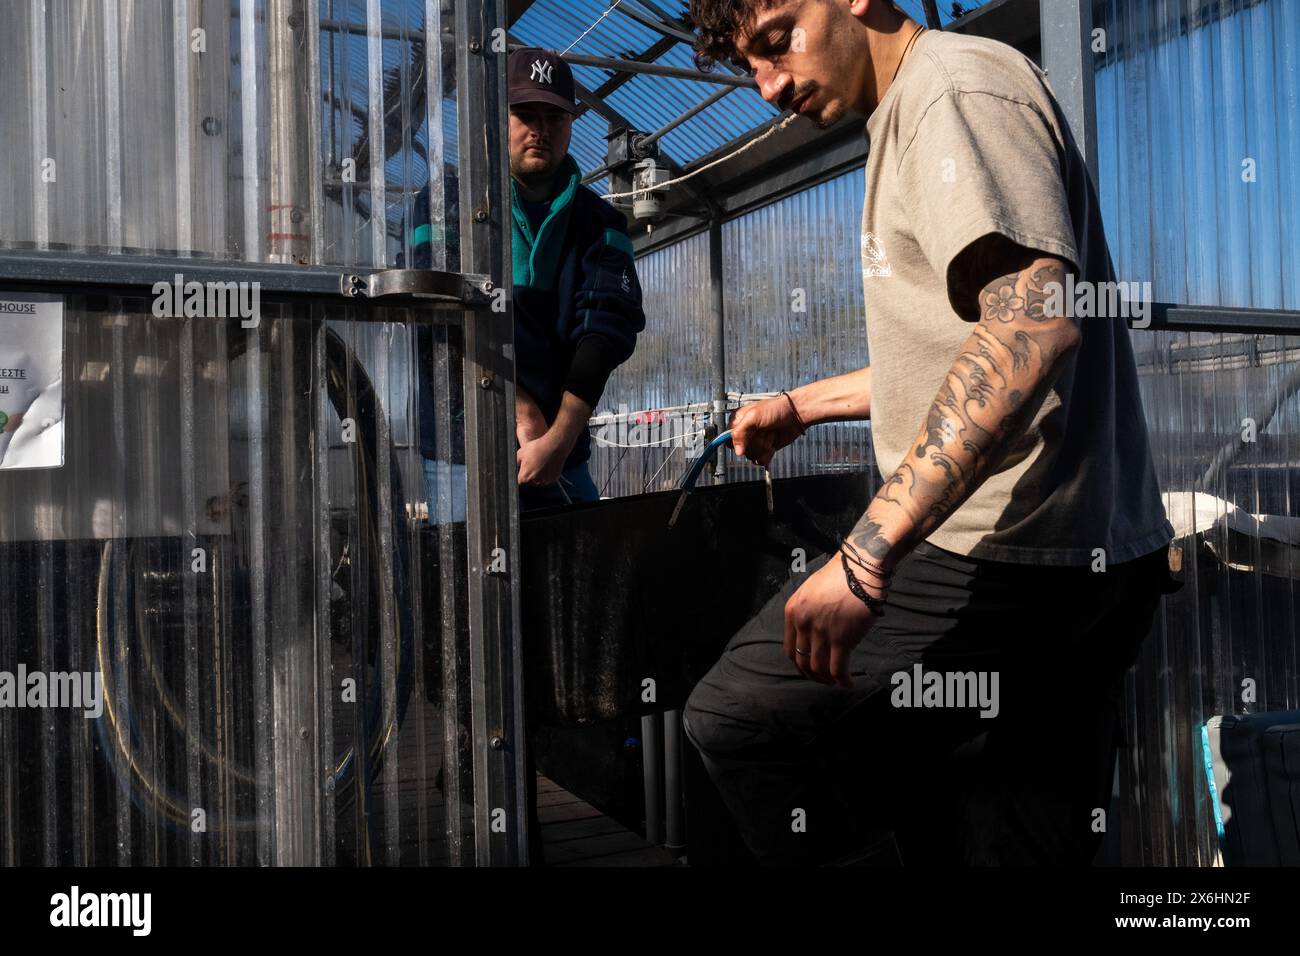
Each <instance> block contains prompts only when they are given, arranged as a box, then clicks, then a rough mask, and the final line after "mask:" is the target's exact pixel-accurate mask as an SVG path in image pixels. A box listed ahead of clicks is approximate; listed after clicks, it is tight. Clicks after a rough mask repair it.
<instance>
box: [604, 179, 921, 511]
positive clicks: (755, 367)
mask: <svg viewBox="0 0 1300 956" xmlns="http://www.w3.org/2000/svg"><path fill="white" fill-rule="evenodd" d="M861 214H862V171H861V170H856V171H853V172H850V173H846V174H844V175H842V176H839V177H836V178H835V179H833V180H830V181H828V182H825V183H822V184H820V185H818V186H815V187H813V188H811V189H807V190H804V191H802V192H800V193H797V194H795V195H793V196H790V197H787V198H785V199H782V200H780V201H778V202H776V203H772V204H771V205H769V206H765V207H763V208H761V209H758V210H756V211H754V212H751V213H749V214H747V215H745V216H742V217H740V218H739V219H735V220H733V221H731V222H728V223H725V224H724V226H723V289H724V290H725V310H726V333H725V338H726V391H727V392H728V393H729V394H733V395H753V394H755V393H767V392H776V391H779V390H780V389H782V388H794V387H796V386H798V385H802V384H805V383H807V382H811V381H814V380H815V379H820V378H826V377H829V376H833V375H839V374H842V373H844V372H851V371H854V370H856V369H859V368H862V367H863V366H864V365H866V364H867V333H866V320H865V319H864V315H863V312H864V307H863V297H862V272H861V264H860V260H859V256H858V249H859V247H860V239H859V232H860V229H861ZM637 270H638V275H639V277H640V279H641V286H642V289H643V290H644V295H645V302H644V305H645V312H646V330H645V332H644V333H642V335H641V337H640V338H639V339H638V340H637V348H636V353H635V354H634V355H633V356H632V358H631V359H630V360H629V361H628V362H627V363H626V364H625V365H623V366H622V367H621V368H619V369H618V370H617V371H616V372H615V373H614V374H613V375H612V376H611V377H610V381H609V384H608V386H607V387H606V389H605V395H604V398H603V399H602V407H601V409H598V410H597V414H598V415H599V414H601V413H602V412H603V413H605V414H606V415H608V414H609V413H611V412H619V411H624V412H627V411H630V412H632V413H633V418H632V420H631V421H630V422H629V423H628V425H627V428H628V430H629V431H630V432H631V435H630V438H631V441H626V440H625V439H627V438H628V437H629V436H628V435H626V434H623V435H621V438H620V441H622V444H623V446H626V445H628V444H643V443H647V442H651V441H656V442H657V441H663V445H647V446H646V447H644V448H638V447H620V446H614V445H611V444H609V441H610V440H612V439H611V436H610V435H609V429H611V428H616V427H617V425H618V423H616V422H609V421H607V420H606V419H605V418H601V419H599V420H598V424H597V425H595V426H593V436H594V437H595V447H594V451H593V457H592V475H593V477H594V478H595V481H596V485H597V487H598V488H600V489H601V494H602V495H606V496H609V497H618V496H621V495H628V494H640V493H642V492H645V491H654V490H663V489H666V488H671V487H673V486H674V484H675V483H676V481H677V479H679V478H680V477H681V475H682V473H683V472H684V471H685V470H686V468H687V466H688V461H687V459H686V454H685V452H684V451H678V452H676V454H675V455H673V456H670V455H669V453H668V452H669V451H671V450H672V449H674V448H676V447H677V446H678V444H679V443H675V442H671V441H664V438H665V437H668V438H671V437H672V436H673V435H674V434H685V433H688V432H691V431H694V430H695V429H696V428H702V427H703V426H704V425H705V424H706V423H707V421H708V416H707V410H708V407H709V403H710V402H711V400H712V396H713V381H714V379H713V374H714V373H713V371H712V366H713V352H712V350H713V341H714V340H713V337H714V334H715V333H714V331H713V325H714V323H713V312H712V300H711V298H710V283H709V238H708V234H707V233H701V234H699V235H696V236H693V237H691V238H688V239H686V240H684V241H682V242H678V243H675V244H674V245H671V246H669V247H667V248H665V249H661V250H659V251H656V252H654V253H651V254H650V255H647V256H643V257H641V258H640V259H638V260H637ZM936 388H937V386H936ZM681 406H693V407H692V408H691V409H689V410H687V411H686V412H678V411H676V410H677V409H679V408H680V407H681ZM730 407H732V408H734V407H736V402H735V401H732V402H731V403H730ZM663 410H668V411H663ZM660 412H663V414H662V416H661V415H660ZM638 414H639V416H640V417H639V418H638V417H637V416H638ZM683 415H686V416H689V420H690V422H692V423H698V424H692V425H690V427H687V424H685V423H680V422H679V421H678V419H679V418H680V417H682V416H683ZM637 425H641V426H643V427H642V428H641V430H640V431H635V428H636V426H637ZM655 427H658V428H659V429H660V430H659V431H655ZM665 429H667V430H668V431H665ZM672 429H676V431H675V432H674V431H672ZM870 435H871V433H870V428H869V426H868V425H867V424H865V423H835V424H826V425H819V426H817V427H816V428H814V429H812V430H811V431H810V432H809V433H808V434H807V435H805V436H804V437H803V438H801V439H800V440H799V441H798V442H796V443H795V444H794V445H791V446H790V447H788V448H786V449H783V450H782V451H781V452H780V453H778V455H777V456H776V458H775V459H774V460H773V463H772V473H773V475H774V476H777V477H791V476H795V475H812V474H824V473H826V472H832V471H858V470H866V471H868V472H870V473H871V475H872V477H871V479H869V480H872V481H874V480H875V471H874V469H875V458H874V455H873V454H872V451H871V440H870ZM665 448H667V449H668V451H665ZM689 450H690V449H686V451H689ZM723 454H724V455H725V458H724V466H725V472H724V474H725V480H728V481H749V480H754V479H757V478H759V477H761V471H760V470H759V469H758V468H757V467H755V466H753V465H751V464H749V463H748V462H745V461H744V460H743V459H738V458H736V457H735V456H734V455H732V454H731V453H730V452H726V451H724V453H723Z"/></svg>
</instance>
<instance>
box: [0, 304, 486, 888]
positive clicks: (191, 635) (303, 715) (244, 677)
mask: <svg viewBox="0 0 1300 956" xmlns="http://www.w3.org/2000/svg"><path fill="white" fill-rule="evenodd" d="M413 318H414V317H413V316H412V315H411V314H409V313H407V312H405V311H403V310H396V309H389V310H384V311H378V310H360V311H358V310H351V309H349V308H347V307H342V306H340V307H337V308H323V307H309V306H303V307H290V306H283V307H268V306H265V305H264V307H263V318H262V322H261V324H260V326H259V327H258V328H256V329H244V328H242V327H241V326H240V324H239V323H230V324H227V323H223V322H220V321H217V320H178V319H157V318H155V317H154V316H153V315H152V314H151V311H150V302H149V301H148V300H133V299H112V300H105V299H103V298H100V299H94V298H85V297H70V298H69V299H68V300H67V316H66V323H67V336H66V353H65V368H66V370H67V372H68V378H67V382H66V401H67V408H68V409H69V414H68V417H67V421H66V424H67V434H66V463H65V465H64V467H62V468H57V469H49V470H37V471H13V470H0V578H3V580H4V581H5V582H6V587H5V594H4V599H3V600H2V601H0V635H3V639H0V672H5V673H7V674H9V675H18V674H20V673H22V670H23V669H25V670H26V672H27V673H29V674H31V673H36V672H40V673H42V674H45V675H55V674H82V673H86V674H95V675H99V677H98V679H99V680H100V681H102V699H101V702H100V705H99V706H100V708H102V711H101V713H99V714H94V713H93V711H94V710H95V709H96V708H95V706H94V705H92V704H87V705H86V706H85V707H82V708H68V707H53V706H50V707H46V708H43V709H35V708H32V709H27V708H15V707H13V706H8V707H6V708H4V709H0V753H2V754H3V761H0V764H2V768H3V769H0V863H4V864H8V865H13V864H41V865H46V864H56V863H61V864H77V865H118V864H123V865H128V864H136V865H159V864H182V863H195V864H273V863H309V864H317V863H319V864H397V863H403V864H406V863H411V864H414V863H419V864H434V863H448V862H457V861H460V860H461V859H472V858H473V835H472V834H473V821H472V813H471V808H472V804H473V801H472V792H473V791H472V786H471V783H470V771H469V769H468V762H469V761H468V756H467V753H466V751H467V750H468V747H469V743H468V740H467V739H466V734H464V733H463V732H462V726H463V722H464V721H466V720H467V713H468V712H467V708H468V702H467V701H466V700H465V699H464V697H465V691H464V688H465V674H464V670H465V668H466V666H467V665H466V663H465V662H464V661H463V660H461V659H460V658H461V657H462V656H463V655H464V654H465V653H466V651H465V648H466V645H467V639H466V637H465V634H464V630H465V622H464V608H465V598H464V593H463V590H464V524H463V523H459V524H451V523H448V524H444V525H441V526H438V527H430V526H428V525H427V524H426V523H425V521H424V508H425V490H424V484H423V473H422V471H423V469H422V468H421V467H420V465H421V459H420V458H419V457H418V450H417V449H416V448H415V447H414V446H415V445H416V444H417V443H418V435H417V428H418V425H417V423H416V421H415V415H416V410H415V408H414V405H413V401H412V398H413V396H414V395H415V394H416V387H417V377H418V373H417V367H416V363H417V361H418V360H419V355H418V350H417V349H416V347H415V343H414V336H413V335H412V329H413ZM439 405H440V406H442V405H445V403H443V402H439ZM345 423H346V424H345ZM50 679H51V680H53V678H50ZM47 703H50V704H53V703H54V699H53V698H51V699H50V700H49V701H48V702H47ZM87 712H92V713H91V714H90V716H87ZM196 828H197V829H196ZM467 844H468V845H467Z"/></svg>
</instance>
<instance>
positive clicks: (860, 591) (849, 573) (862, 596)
mask: <svg viewBox="0 0 1300 956" xmlns="http://www.w3.org/2000/svg"><path fill="white" fill-rule="evenodd" d="M840 564H842V565H844V577H845V579H846V580H847V581H848V582H849V590H850V591H852V592H853V596H854V597H855V598H857V599H858V600H859V601H861V602H862V603H863V604H865V605H866V606H867V607H868V608H869V609H870V610H871V612H872V613H873V614H877V615H884V613H885V602H884V599H883V598H877V597H872V596H871V595H870V594H868V593H867V591H866V589H865V588H864V587H863V586H862V582H861V581H859V580H858V579H857V578H855V577H854V576H853V569H852V568H850V567H849V556H848V555H847V554H845V553H844V552H843V551H841V552H840Z"/></svg>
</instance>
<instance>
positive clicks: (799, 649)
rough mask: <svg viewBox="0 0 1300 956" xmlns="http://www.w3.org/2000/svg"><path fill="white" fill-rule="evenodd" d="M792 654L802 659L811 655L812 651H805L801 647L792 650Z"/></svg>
mask: <svg viewBox="0 0 1300 956" xmlns="http://www.w3.org/2000/svg"><path fill="white" fill-rule="evenodd" d="M794 652H795V653H796V654H802V655H803V656H804V657H807V656H808V655H809V654H811V653H812V651H805V650H804V649H803V648H802V647H796V648H795V649H794Z"/></svg>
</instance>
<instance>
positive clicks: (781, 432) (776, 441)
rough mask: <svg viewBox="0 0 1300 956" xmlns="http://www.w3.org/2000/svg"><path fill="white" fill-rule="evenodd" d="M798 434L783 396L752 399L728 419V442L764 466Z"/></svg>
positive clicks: (795, 421)
mask: <svg viewBox="0 0 1300 956" xmlns="http://www.w3.org/2000/svg"><path fill="white" fill-rule="evenodd" d="M799 435H800V430H799V421H798V419H796V418H795V415H794V411H793V409H791V407H790V403H789V402H788V401H786V398H785V396H784V395H778V396H777V397H776V398H765V399H763V400H762V401H761V402H752V403H751V404H749V405H746V406H744V407H743V408H741V409H739V410H738V411H737V412H736V414H735V415H733V416H732V419H731V445H732V447H733V448H735V449H736V454H737V455H744V456H745V457H746V458H748V459H749V460H750V461H752V462H755V463H756V464H759V465H762V466H763V467H764V468H766V467H767V466H768V464H769V463H770V462H771V461H772V456H773V455H775V454H776V453H777V452H778V451H780V450H781V449H782V448H784V447H785V446H786V445H789V444H791V443H792V442H793V441H794V440H795V439H796V438H798V437H799Z"/></svg>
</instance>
